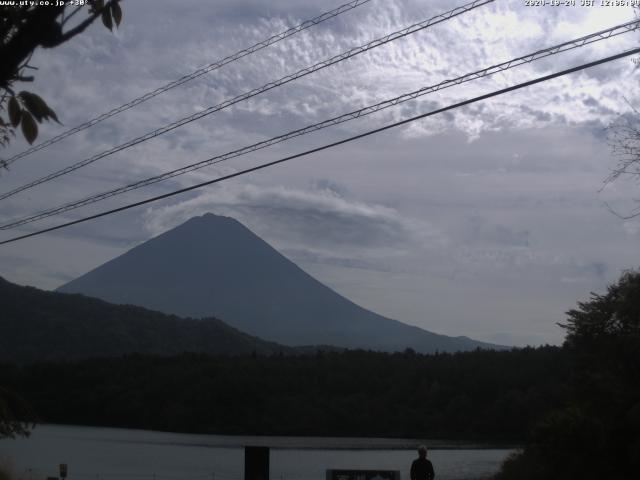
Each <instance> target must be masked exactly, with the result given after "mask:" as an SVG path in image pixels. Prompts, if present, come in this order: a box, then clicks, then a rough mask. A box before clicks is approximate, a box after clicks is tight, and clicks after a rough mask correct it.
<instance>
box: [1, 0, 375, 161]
mask: <svg viewBox="0 0 640 480" xmlns="http://www.w3.org/2000/svg"><path fill="white" fill-rule="evenodd" d="M370 1H371V0H353V1H351V2H349V3H345V4H344V5H340V6H339V7H337V8H334V9H333V10H331V11H328V12H325V13H323V14H321V15H318V16H317V17H314V18H312V19H310V20H305V21H304V22H302V23H301V24H299V25H296V26H295V27H291V28H289V29H288V30H285V31H283V32H280V33H278V34H276V35H273V36H272V37H269V38H267V39H266V40H262V41H261V42H258V43H256V44H255V45H252V46H250V47H248V48H245V49H244V50H240V51H239V52H236V53H234V54H232V55H229V56H228V57H225V58H223V59H222V60H218V61H216V62H214V63H210V64H209V65H207V66H205V67H201V68H199V69H197V70H195V71H194V72H191V73H189V74H187V75H184V76H182V77H180V78H178V79H177V80H173V81H172V82H169V83H167V84H166V85H163V86H162V87H158V88H156V89H155V90H153V91H150V92H147V93H145V94H144V95H142V96H140V97H138V98H134V99H133V100H131V101H129V102H127V103H125V104H123V105H121V106H119V107H117V108H114V109H113V110H110V111H108V112H106V113H103V114H102V115H99V116H97V117H95V118H93V119H91V120H89V121H87V122H85V123H81V124H80V125H78V126H76V127H73V128H71V129H69V130H66V131H65V132H62V133H61V134H59V135H56V136H55V137H52V138H50V139H49V140H46V141H44V142H41V143H39V144H37V145H34V146H33V147H31V148H29V149H27V150H25V151H23V152H20V153H18V154H16V155H14V156H13V157H11V158H9V159H8V160H6V165H7V166H9V165H11V164H12V163H13V162H15V161H17V160H19V159H21V158H24V157H26V156H28V155H30V154H32V153H34V152H37V151H38V150H42V149H43V148H46V147H48V146H50V145H53V144H54V143H58V142H59V141H60V140H63V139H65V138H67V137H69V136H71V135H73V134H74V133H78V132H81V131H83V130H86V129H87V128H90V127H93V126H94V125H96V124H98V123H100V122H102V121H104V120H106V119H107V118H111V117H113V116H115V115H117V114H119V113H121V112H124V111H126V110H129V109H130V108H133V107H135V106H137V105H140V104H141V103H144V102H146V101H147V100H150V99H152V98H153V97H156V96H158V95H160V94H162V93H164V92H166V91H168V90H171V89H172V88H175V87H177V86H179V85H182V84H185V83H187V82H190V81H191V80H193V79H195V78H198V77H200V76H202V75H204V74H206V73H209V72H211V71H213V70H217V69H218V68H221V67H224V66H225V65H227V64H229V63H231V62H235V61H236V60H239V59H241V58H243V57H246V56H247V55H251V54H252V53H255V52H258V51H260V50H262V49H263V48H266V47H268V46H270V45H273V44H274V43H278V42H280V41H281V40H284V39H285V38H288V37H291V36H293V35H295V34H297V33H299V32H302V31H303V30H306V29H308V28H310V27H313V26H315V25H318V24H320V23H322V22H324V21H326V20H329V19H331V18H334V17H337V16H338V15H341V14H343V13H345V12H348V11H349V10H353V9H354V8H357V7H359V6H361V5H364V4H365V3H369V2H370Z"/></svg>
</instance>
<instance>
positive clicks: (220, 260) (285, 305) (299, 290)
mask: <svg viewBox="0 0 640 480" xmlns="http://www.w3.org/2000/svg"><path fill="white" fill-rule="evenodd" d="M58 291H60V292H66V293H82V294H85V295H87V296H92V297H97V298H101V299H103V300H106V301H109V302H113V303H119V304H133V305H140V306H143V307H146V308H150V309H153V310H158V311H161V312H165V313H169V314H175V315H179V316H186V317H194V318H200V317H211V316H214V317H216V318H221V319H223V320H224V321H225V322H227V323H229V324H230V325H232V326H234V327H236V328H238V329H240V330H242V331H244V332H247V333H249V334H251V335H256V336H258V337H260V338H263V339H267V340H270V341H274V342H279V343H283V344H286V345H291V346H298V345H318V344H326V345H335V346H338V347H347V348H365V349H373V350H383V351H400V350H405V349H406V348H412V349H414V350H416V351H418V352H423V353H432V352H435V351H441V352H453V351H463V350H471V349H475V348H478V347H480V348H501V347H499V346H496V345H491V344H486V343H482V342H478V341H475V340H472V339H470V338H467V337H449V336H445V335H438V334H434V333H432V332H429V331H427V330H423V329H421V328H418V327H413V326H409V325H406V324H404V323H401V322H398V321H396V320H391V319H388V318H385V317H383V316H381V315H378V314H376V313H374V312H371V311H369V310H366V309H364V308H362V307H360V306H358V305H356V304H354V303H353V302H351V301H350V300H348V299H346V298H345V297H343V296H341V295H339V294H338V293H336V292H335V291H333V290H331V289H330V288H328V287H327V286H325V285H323V284H322V283H320V282H319V281H317V280H316V279H314V278H313V277H311V276H310V275H309V274H307V273H306V272H304V271H303V270H302V269H300V268H299V267H298V266H297V265H295V264H294V263H293V262H291V261H290V260H288V259H287V258H285V257H284V256H282V255H281V254H280V253H278V252H277V251H276V250H275V249H273V248H272V247H271V246H270V245H268V244H267V243H266V242H264V241H263V240H262V239H260V238H259V237H258V236H256V235H255V234H254V233H252V232H251V231H250V230H249V229H247V228H246V227H245V226H243V225H242V224H241V223H239V222H238V221H236V220H235V219H232V218H229V217H222V216H217V215H213V214H210V213H208V214H205V215H203V216H200V217H194V218H191V219H190V220H188V221H186V222H185V223H183V224H182V225H179V226H178V227H176V228H174V229H172V230H169V231H167V232H165V233H163V234H161V235H159V236H157V237H155V238H152V239H151V240H149V241H147V242H145V243H143V244H141V245H139V246H137V247H135V248H133V249H132V250H130V251H128V252H127V253H125V254H123V255H121V256H119V257H117V258H115V259H113V260H111V261H109V262H106V263H105V264H103V265H101V266H99V267H97V268H96V269H94V270H92V271H90V272H88V273H86V274H85V275H82V276H81V277H79V278H77V279H75V280H73V281H71V282H69V283H67V284H66V285H63V286H62V287H60V288H59V289H58Z"/></svg>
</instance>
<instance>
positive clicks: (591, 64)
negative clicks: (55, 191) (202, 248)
mask: <svg viewBox="0 0 640 480" xmlns="http://www.w3.org/2000/svg"><path fill="white" fill-rule="evenodd" d="M636 53H640V48H634V49H632V50H627V51H625V52H622V53H618V54H616V55H611V56H609V57H605V58H601V59H600V60H595V61H593V62H589V63H584V64H582V65H579V66H577V67H572V68H569V69H566V70H562V71H560V72H556V73H552V74H549V75H545V76H542V77H538V78H536V79H533V80H529V81H526V82H523V83H519V84H516V85H512V86H510V87H506V88H503V89H500V90H496V91H493V92H491V93H487V94H484V95H480V96H478V97H474V98H471V99H469V100H464V101H462V102H458V103H455V104H452V105H448V106H446V107H443V108H439V109H436V110H432V111H430V112H427V113H423V114H420V115H416V116H414V117H411V118H407V119H405V120H401V121H399V122H395V123H392V124H390V125H385V126H384V127H380V128H376V129H374V130H369V131H367V132H364V133H361V134H358V135H354V136H352V137H349V138H345V139H343V140H339V141H337V142H333V143H329V144H326V145H323V146H320V147H316V148H313V149H311V150H306V151H304V152H301V153H297V154H295V155H290V156H288V157H284V158H281V159H279V160H274V161H272V162H267V163H263V164H261V165H257V166H255V167H251V168H247V169H245V170H241V171H239V172H236V173H232V174H229V175H225V176H222V177H218V178H214V179H212V180H208V181H206V182H202V183H198V184H196V185H192V186H190V187H185V188H181V189H179V190H174V191H173V192H169V193H165V194H162V195H157V196H155V197H151V198H148V199H146V200H141V201H139V202H135V203H130V204H128V205H124V206H122V207H118V208H114V209H112V210H107V211H104V212H101V213H97V214H95V215H90V216H88V217H84V218H80V219H78V220H73V221H70V222H66V223H62V224H60V225H56V226H54V227H49V228H45V229H42V230H38V231H35V232H32V233H27V234H25V235H20V236H18V237H13V238H10V239H8V240H4V241H1V242H0V245H5V244H7V243H12V242H17V241H18V240H23V239H25V238H30V237H34V236H36V235H42V234H43V233H48V232H52V231H55V230H59V229H61V228H65V227H69V226H71V225H76V224H79V223H83V222H87V221H89V220H95V219H96V218H101V217H105V216H107V215H112V214H114V213H118V212H122V211H124V210H128V209H130V208H134V207H139V206H141V205H146V204H148V203H152V202H156V201H158V200H163V199H165V198H169V197H173V196H175V195H179V194H181V193H186V192H189V191H191V190H196V189H198V188H202V187H205V186H208V185H212V184H215V183H219V182H222V181H224V180H229V179H231V178H235V177H239V176H242V175H246V174H248V173H251V172H255V171H257V170H262V169H264V168H267V167H272V166H274V165H278V164H280V163H284V162H287V161H289V160H294V159H296V158H300V157H304V156H307V155H310V154H312V153H317V152H321V151H323V150H327V149H329V148H333V147H336V146H338V145H342V144H345V143H349V142H352V141H354V140H358V139H361V138H365V137H368V136H370V135H374V134H376V133H380V132H383V131H386V130H389V129H391V128H395V127H398V126H400V125H405V124H407V123H410V122H415V121H416V120H420V119H422V118H426V117H430V116H432V115H436V114H438V113H443V112H446V111H449V110H453V109H456V108H460V107H464V106H466V105H470V104H472V103H476V102H479V101H482V100H486V99H488V98H492V97H496V96H498V95H503V94H505V93H508V92H512V91H514V90H519V89H521V88H524V87H529V86H531V85H535V84H537V83H542V82H546V81H549V80H552V79H554V78H558V77H561V76H564V75H568V74H570V73H574V72H577V71H580V70H585V69H587V68H591V67H595V66H597V65H602V64H604V63H607V62H611V61H613V60H617V59H620V58H623V57H627V56H629V55H634V54H636Z"/></svg>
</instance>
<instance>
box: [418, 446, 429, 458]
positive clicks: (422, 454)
mask: <svg viewBox="0 0 640 480" xmlns="http://www.w3.org/2000/svg"><path fill="white" fill-rule="evenodd" d="M418 456H419V457H420V458H427V447H425V446H424V445H420V446H419V447H418Z"/></svg>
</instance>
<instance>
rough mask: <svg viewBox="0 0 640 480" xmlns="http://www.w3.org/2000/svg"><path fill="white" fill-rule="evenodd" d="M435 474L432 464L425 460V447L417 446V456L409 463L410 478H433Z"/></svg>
mask: <svg viewBox="0 0 640 480" xmlns="http://www.w3.org/2000/svg"><path fill="white" fill-rule="evenodd" d="M435 476H436V474H435V473H434V472H433V465H431V462H430V461H429V460H427V447H425V446H424V445H420V446H419V447H418V458H416V459H415V460H414V461H413V463H412V464H411V480H433V478H434V477H435Z"/></svg>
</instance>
